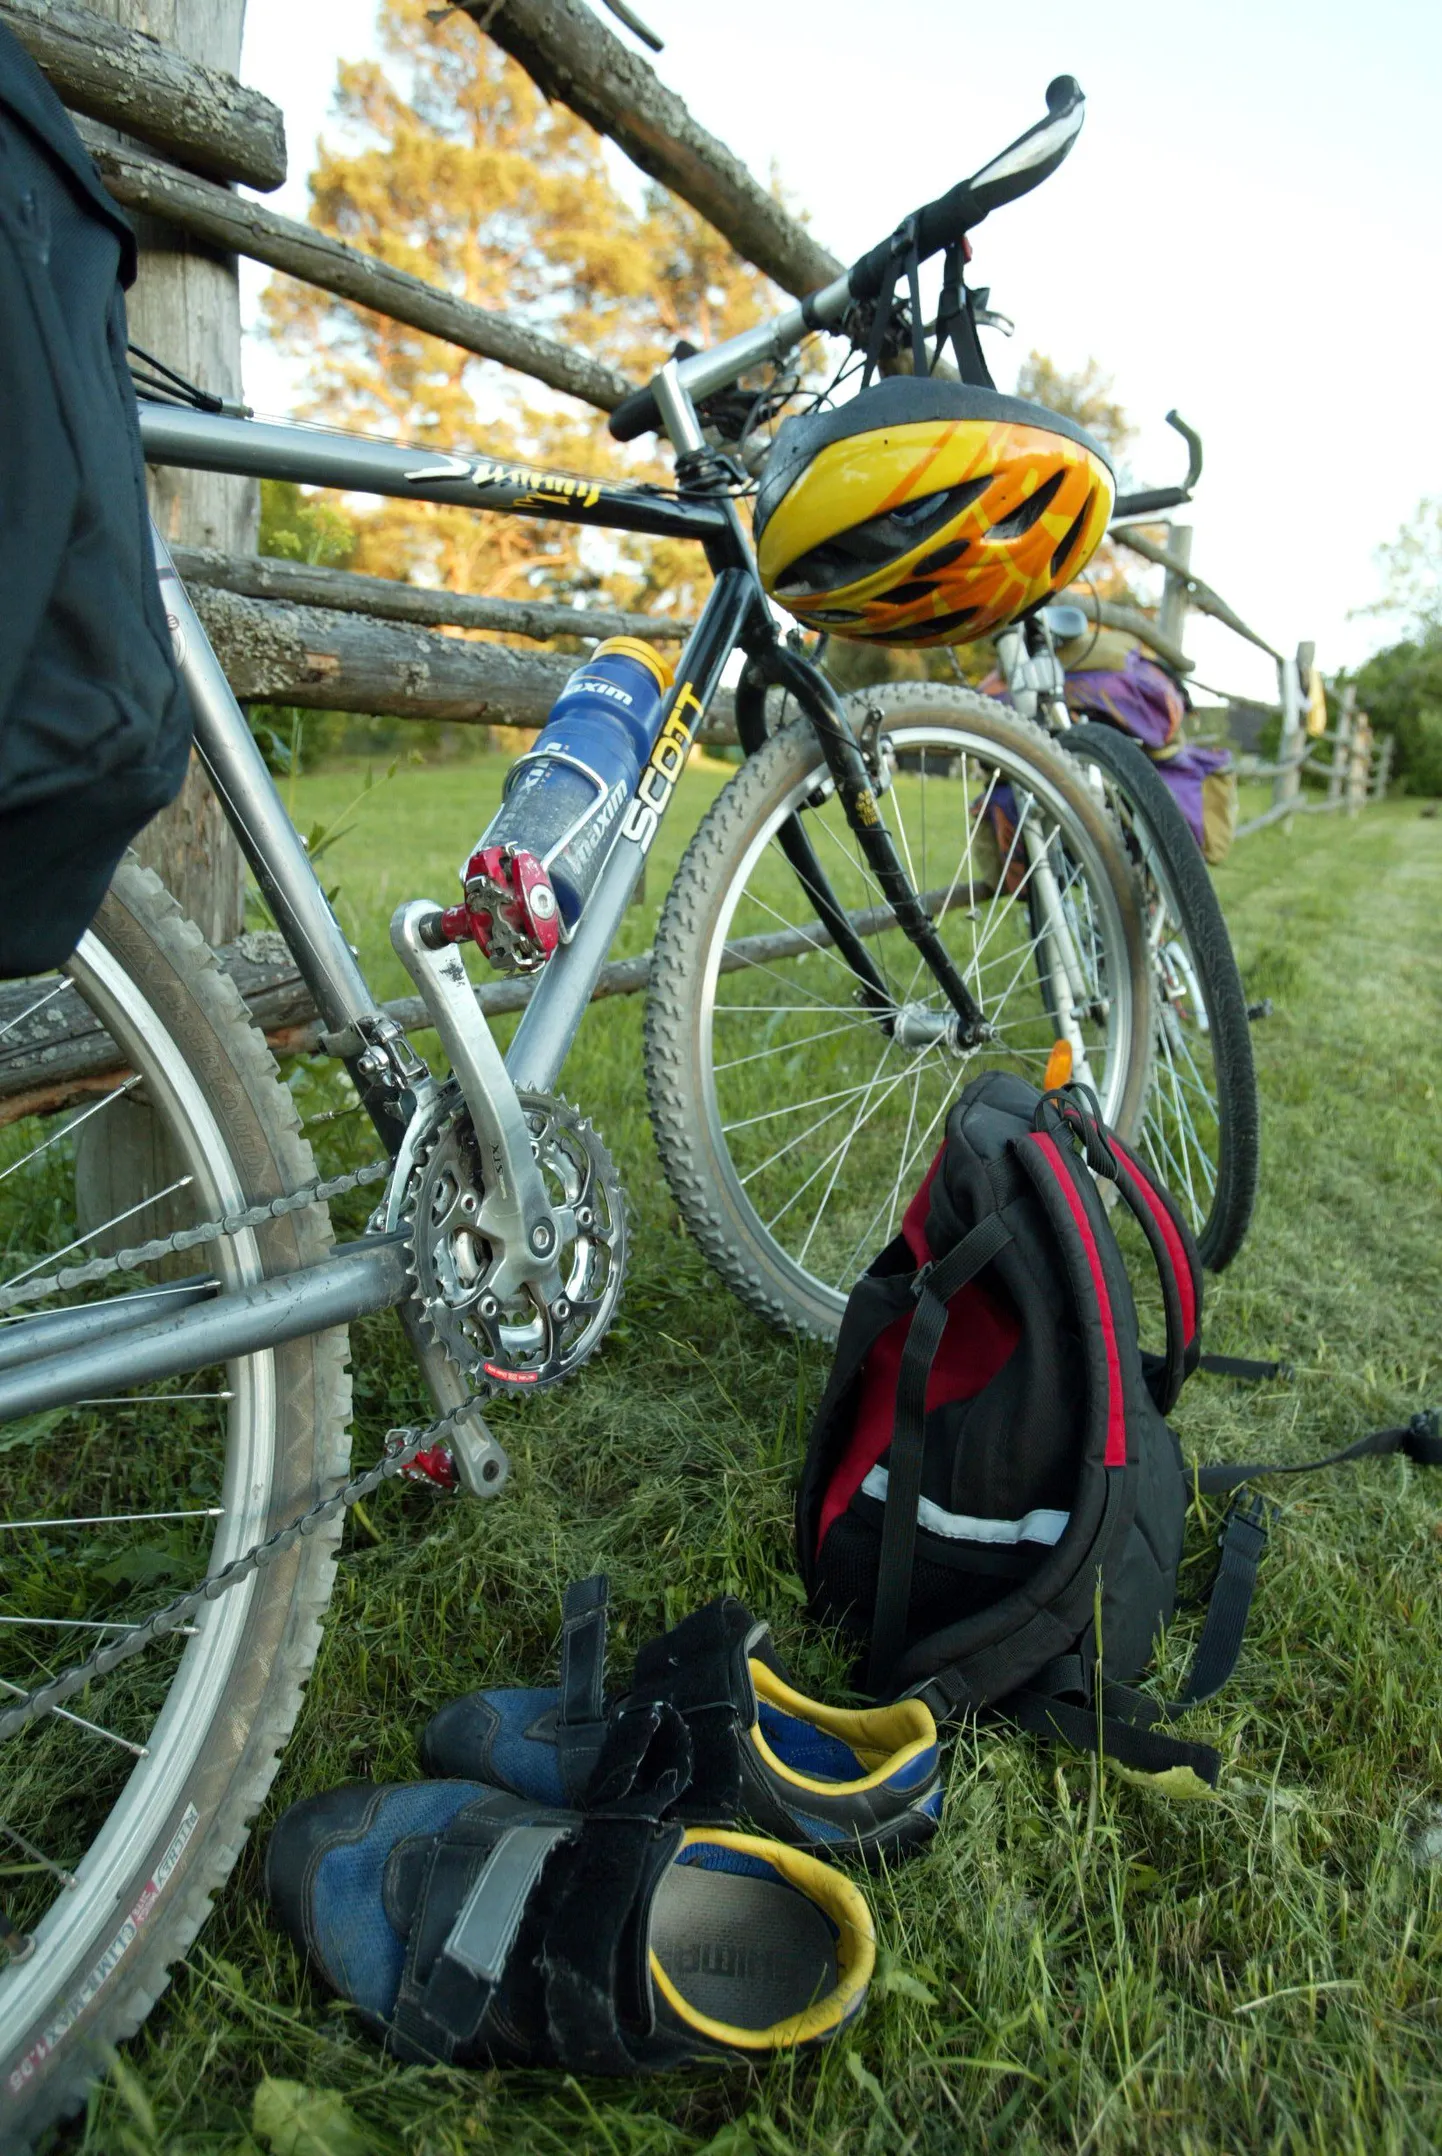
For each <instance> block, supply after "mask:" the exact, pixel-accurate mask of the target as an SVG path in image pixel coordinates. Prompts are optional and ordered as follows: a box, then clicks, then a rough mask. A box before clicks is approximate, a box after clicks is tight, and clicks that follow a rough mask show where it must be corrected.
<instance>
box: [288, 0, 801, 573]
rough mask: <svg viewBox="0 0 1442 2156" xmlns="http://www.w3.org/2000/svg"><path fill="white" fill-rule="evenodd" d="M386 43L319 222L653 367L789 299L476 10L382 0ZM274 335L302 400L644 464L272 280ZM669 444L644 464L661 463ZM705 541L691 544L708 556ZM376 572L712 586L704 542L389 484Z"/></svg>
mask: <svg viewBox="0 0 1442 2156" xmlns="http://www.w3.org/2000/svg"><path fill="white" fill-rule="evenodd" d="M380 30H381V46H382V51H383V55H384V58H383V60H382V61H380V62H374V61H371V62H362V63H343V64H342V65H341V67H340V69H339V71H338V89H337V99H336V110H337V115H338V117H339V119H340V120H341V122H342V123H343V125H344V127H345V130H346V132H347V134H348V135H349V136H350V138H351V146H347V147H344V148H342V147H339V146H337V145H336V144H334V143H332V142H329V141H326V140H323V141H322V142H321V144H320V145H319V147H318V154H317V162H316V168H315V171H314V173H313V174H312V176H311V183H310V184H311V196H312V207H311V212H310V216H311V222H312V223H313V224H315V225H317V226H319V227H320V228H321V229H322V230H323V231H327V232H331V233H334V234H335V235H336V236H337V237H339V238H342V239H345V240H348V241H350V242H351V243H352V244H353V245H356V246H359V247H363V248H365V249H366V250H367V251H368V252H370V253H373V254H376V255H378V256H380V257H381V258H382V259H383V260H385V261H387V262H390V263H393V264H394V265H395V266H396V267H398V268H401V269H405V270H409V271H410V272H411V273H412V274H413V275H416V276H419V277H423V278H425V279H426V280H427V281H428V282H431V283H437V284H443V285H445V286H446V287H447V289H448V290H451V291H453V292H455V293H456V294H457V295H459V296H461V297H464V298H466V299H468V300H471V301H474V302H476V303H478V304H479V305H482V306H486V307H492V308H497V309H501V310H503V311H505V312H507V313H510V314H514V315H517V316H519V317H521V318H522V319H524V320H526V321H528V322H530V323H532V324H533V325H534V326H536V327H537V328H540V329H543V330H544V331H545V332H546V333H547V334H548V335H549V336H553V337H556V338H558V339H559V340H561V341H563V342H569V343H573V344H576V345H578V346H583V347H584V348H585V349H587V350H588V351H591V352H594V353H596V354H597V355H598V356H600V357H603V358H606V359H608V360H609V361H610V362H611V363H612V364H613V365H615V366H617V367H619V368H620V369H621V370H622V371H624V372H626V373H628V374H630V375H631V376H632V377H633V378H634V379H636V380H637V381H643V380H645V379H646V377H647V376H648V375H649V374H650V373H652V372H654V370H655V368H656V367H657V366H658V365H659V364H660V362H661V360H662V359H663V358H664V357H665V356H666V353H667V352H668V351H669V350H670V348H671V345H672V344H673V343H674V342H675V340H676V339H677V338H678V337H681V336H686V337H689V338H690V339H691V340H692V341H693V342H695V343H697V344H706V343H711V342H714V341H715V340H716V339H717V338H718V337H721V336H726V335H729V334H731V333H732V332H733V331H734V330H736V329H739V328H741V327H743V326H745V325H746V324H747V323H749V322H752V321H755V320H756V319H758V317H759V316H761V315H762V314H764V313H767V312H771V311H774V309H775V308H776V307H777V306H779V305H780V304H781V302H780V299H779V297H778V295H776V294H775V292H774V290H773V289H772V288H771V287H770V286H769V285H768V283H767V281H766V280H765V279H764V278H763V277H762V276H761V275H760V273H759V272H758V271H755V270H753V269H751V268H750V267H749V265H747V264H745V263H743V262H742V261H741V260H740V259H739V258H738V257H737V256H736V255H735V254H734V253H733V252H732V251H731V249H730V248H729V247H728V246H727V245H726V243H725V242H724V241H723V240H722V239H720V238H719V236H718V235H717V234H716V233H714V232H713V231H712V230H711V229H710V228H709V227H708V226H706V225H705V224H703V223H702V221H701V220H700V219H699V218H698V217H697V216H696V215H695V213H694V212H693V211H691V210H690V209H688V208H687V207H686V206H685V205H684V204H681V203H679V202H675V201H673V200H672V199H671V198H670V197H668V196H666V195H664V194H662V193H660V192H659V191H652V192H650V193H648V194H647V195H646V197H645V198H644V200H643V202H642V203H641V204H640V205H639V206H637V205H634V204H633V203H631V202H629V201H627V199H626V198H625V196H624V195H623V194H622V193H621V192H620V190H619V189H618V188H617V186H616V184H615V182H614V180H613V178H612V175H611V171H610V168H609V165H608V162H607V153H606V151H605V150H604V148H603V145H602V143H601V141H600V139H599V137H598V136H596V135H595V134H594V133H593V132H592V131H591V130H590V129H589V128H588V127H587V126H586V125H585V124H584V123H583V122H582V121H580V120H578V119H577V118H576V117H575V116H574V115H573V114H571V113H570V112H568V111H567V110H566V109H565V108H564V107H562V106H559V105H551V104H547V103H546V101H545V100H544V99H543V98H542V97H541V95H540V93H539V92H538V91H537V89H536V88H535V85H534V84H533V83H532V82H531V80H530V78H529V77H528V76H527V75H526V74H525V73H524V72H523V71H522V70H521V69H520V68H519V67H518V66H517V65H516V64H515V63H514V62H513V61H511V60H510V59H508V58H507V57H506V56H505V55H504V54H503V53H502V52H501V51H500V50H499V48H498V47H496V46H495V45H493V44H492V43H491V42H490V40H489V39H487V38H485V37H483V36H480V35H479V34H478V33H477V31H476V29H475V26H474V24H473V23H472V22H471V21H470V20H469V19H468V18H466V17H465V16H462V15H460V14H455V13H453V14H450V15H448V16H444V17H442V18H441V19H440V20H439V21H437V20H435V19H434V10H433V9H432V8H431V7H430V6H429V5H428V0H384V5H383V7H382V12H381V25H380ZM266 305H267V313H268V317H269V322H270V327H271V331H272V334H273V335H274V336H275V338H276V339H277V341H278V342H279V343H280V344H281V346H282V347H283V348H284V349H286V350H288V351H291V352H294V353H296V354H298V355H302V354H303V355H304V356H305V357H306V360H307V388H308V402H307V410H308V412H309V413H310V415H311V416H313V417H316V418H319V419H323V420H325V421H327V422H329V423H331V424H336V425H342V426H353V427H363V428H367V429H372V430H375V431H380V432H384V433H388V434H392V435H394V436H395V437H396V438H398V439H402V440H406V441H413V442H417V443H422V444H424V445H426V446H428V447H433V448H437V449H447V450H456V449H460V448H463V447H466V446H474V447H477V448H483V449H484V450H485V451H486V452H487V453H489V454H494V455H498V456H502V457H514V458H520V459H524V460H526V461H530V462H541V463H548V464H558V465H561V466H564V467H567V468H569V469H572V470H580V471H586V472H590V473H595V474H601V473H610V474H622V473H625V472H628V471H630V472H634V471H636V468H637V467H636V458H635V455H634V453H632V454H631V455H629V456H628V455H627V454H626V453H624V452H621V451H619V450H618V449H617V447H616V445H615V444H613V443H612V442H611V441H610V439H609V437H608V436H607V435H606V433H605V431H604V421H603V420H602V419H601V418H600V417H599V415H597V416H594V417H592V416H587V415H584V414H581V413H578V412H577V411H576V409H575V408H574V407H573V406H570V405H569V404H568V403H567V402H566V401H565V400H561V399H556V398H552V397H551V396H550V395H549V393H548V392H546V391H545V390H544V389H541V388H539V387H537V386H536V385H534V384H528V383H526V382H525V381H524V380H523V378H520V377H517V376H515V375H513V374H508V373H507V372H506V371H505V370H503V369H501V368H499V367H497V366H495V365H493V364H491V363H489V362H486V361H483V360H478V359H470V358H468V357H467V356H466V355H465V354H463V353H460V352H458V351H457V350H456V349H455V347H454V346H452V345H449V344H446V343H445V342H443V341H442V340H440V339H438V338H434V337H427V336H424V335H422V334H421V333H420V332H419V331H416V330H413V329H410V328H407V327H406V326H405V325H403V324H400V323H396V322H390V321H387V320H385V319H384V318H382V317H380V316H377V315H373V314H370V313H368V312H366V311H364V310H362V309H359V308H355V307H351V306H349V305H347V304H346V303H345V302H342V301H338V300H334V299H331V298H330V297H329V296H327V295H326V294H323V293H320V292H316V291H314V290H312V289H311V288H309V287H306V286H303V285H299V284H295V283H292V282H290V281H289V280H284V279H278V280H277V281H276V282H275V283H274V284H273V285H272V286H271V288H270V290H269V292H268V293H267V301H266ZM666 475H667V474H666V469H665V467H664V466H663V465H662V464H661V463H660V462H659V461H658V462H657V463H656V465H655V467H654V470H649V469H648V470H646V472H645V476H655V477H665V476H666ZM693 557H695V558H693ZM354 565H355V566H356V567H357V568H359V569H363V570H367V571H369V572H371V573H372V574H379V575H389V576H399V577H412V578H419V579H421V580H424V581H432V580H434V581H439V582H442V583H445V584H448V585H452V586H454V587H455V588H457V589H461V590H467V591H474V592H483V593H486V594H490V595H500V596H521V595H523V594H524V593H525V592H527V591H528V590H532V589H540V590H544V591H545V592H546V593H547V595H554V596H560V595H562V594H565V593H574V594H589V593H597V594H601V593H604V594H605V595H607V596H610V597H613V598H616V599H620V600H622V601H625V602H628V603H634V602H635V601H636V600H638V599H640V600H647V599H650V598H651V597H653V596H655V597H657V598H658V599H659V600H660V601H661V603H669V604H670V606H671V607H672V608H673V609H675V610H677V611H688V610H690V609H691V608H692V607H694V606H695V604H696V603H697V602H698V600H699V596H700V592H699V590H697V589H696V588H694V587H695V586H696V583H697V580H698V577H702V576H703V574H704V563H702V562H701V561H700V560H699V557H696V550H695V549H694V548H690V549H681V548H670V547H666V546H664V545H658V544H654V543H648V542H643V541H630V540H627V541H621V540H613V539H612V538H610V537H609V536H607V537H604V538H602V537H599V536H596V535H583V534H582V533H581V532H580V530H579V529H578V528H577V527H576V526H573V525H564V524H548V523H541V522H530V521H525V520H522V519H520V518H514V517H512V518H501V517H487V516H485V515H484V514H481V515H477V514H474V513H470V512H467V511H465V510H462V509H437V508H427V507H424V506H422V505H419V504H414V503H407V502H398V501H396V502H391V501H388V502H386V503H384V504H383V505H382V506H381V507H379V508H378V509H376V510H374V511H371V512H367V513H363V514H361V515H360V516H358V517H357V518H356V550H355V556H354Z"/></svg>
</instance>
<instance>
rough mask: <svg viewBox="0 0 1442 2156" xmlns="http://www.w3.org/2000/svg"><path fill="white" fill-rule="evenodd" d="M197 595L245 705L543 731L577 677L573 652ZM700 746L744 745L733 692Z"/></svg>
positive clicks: (203, 588)
mask: <svg viewBox="0 0 1442 2156" xmlns="http://www.w3.org/2000/svg"><path fill="white" fill-rule="evenodd" d="M406 588H407V587H406V586H403V585H397V586H396V587H395V589H396V590H397V591H403V590H405V589H406ZM191 597H192V599H193V601H194V604H195V610H196V612H197V613H198V614H199V616H200V619H201V622H202V625H203V626H204V629H205V633H206V635H207V636H208V637H209V639H210V641H211V643H212V645H213V646H214V648H215V655H216V657H217V658H218V659H219V661H220V663H221V666H222V668H223V669H224V671H225V675H226V678H227V679H228V681H229V682H230V685H231V688H232V689H233V690H234V691H235V694H236V695H237V696H238V697H239V698H240V700H241V702H242V703H263V704H302V705H305V706H307V707H308V708H310V709H312V710H315V711H354V712H368V713H376V714H378V715H382V716H386V717H391V718H399V719H433V720H443V721H446V722H447V723H449V724H451V725H460V726H543V725H544V724H545V722H546V719H547V717H548V716H549V713H550V710H551V706H552V705H553V704H554V702H555V701H556V698H557V697H558V696H559V695H560V693H561V690H562V689H563V688H564V687H565V685H566V682H567V681H568V680H569V679H570V677H571V675H572V673H574V671H575V668H576V659H575V656H574V655H573V654H572V655H567V654H566V653H563V652H541V651H514V650H512V649H511V647H510V646H509V645H507V644H488V643H479V642H477V641H475V640H474V639H473V638H470V637H457V636H444V635H441V634H439V633H438V632H437V631H436V630H434V629H424V628H413V627H411V626H410V625H409V623H407V622H400V621H384V620H380V619H377V618H376V617H374V616H372V615H368V614H358V613H350V612H343V611H342V610H341V609H339V608H335V607H319V606H298V605H295V604H293V603H292V602H291V601H290V600H287V599H255V598H247V597H244V596H242V595H241V594H240V593H239V592H235V591H224V590H220V589H218V588H217V587H215V586H207V585H204V584H201V585H197V586H196V588H195V590H194V591H193V592H192V593H191ZM697 738H698V739H699V740H700V741H702V742H704V743H712V744H719V743H725V742H730V741H734V740H735V738H736V732H735V704H734V699H733V697H732V695H731V693H730V691H729V690H722V691H721V693H720V694H719V695H718V696H716V697H715V698H714V699H713V701H712V704H711V708H710V710H709V711H708V712H707V714H706V723H705V725H704V726H703V727H702V729H701V731H700V733H699V734H698V736H697Z"/></svg>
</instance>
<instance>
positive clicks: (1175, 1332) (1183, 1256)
mask: <svg viewBox="0 0 1442 2156" xmlns="http://www.w3.org/2000/svg"><path fill="white" fill-rule="evenodd" d="M1106 1135H1107V1142H1108V1144H1109V1145H1110V1147H1111V1151H1112V1156H1113V1158H1114V1159H1115V1161H1116V1165H1117V1178H1116V1182H1117V1189H1118V1190H1119V1191H1120V1192H1121V1194H1122V1197H1123V1198H1124V1199H1125V1200H1126V1203H1127V1206H1128V1208H1129V1209H1130V1211H1131V1213H1132V1216H1133V1218H1134V1219H1135V1220H1136V1223H1137V1225H1138V1227H1139V1228H1140V1229H1141V1231H1142V1233H1143V1235H1145V1237H1146V1239H1147V1243H1148V1246H1149V1248H1150V1250H1151V1253H1152V1257H1153V1259H1154V1260H1155V1263H1156V1268H1157V1277H1158V1279H1159V1280H1160V1281H1161V1285H1162V1302H1163V1305H1164V1307H1165V1310H1166V1317H1167V1348H1166V1354H1165V1356H1164V1358H1163V1360H1162V1362H1161V1363H1160V1364H1157V1363H1152V1364H1151V1366H1150V1367H1149V1368H1148V1369H1147V1387H1148V1390H1149V1391H1150V1393H1151V1396H1152V1398H1153V1400H1154V1401H1155V1402H1156V1405H1157V1410H1158V1412H1159V1413H1160V1414H1163V1415H1168V1414H1170V1413H1171V1411H1172V1408H1173V1407H1174V1406H1175V1405H1176V1399H1177V1394H1178V1393H1179V1392H1180V1391H1181V1389H1182V1386H1183V1384H1184V1382H1185V1381H1186V1379H1187V1378H1189V1377H1190V1376H1191V1374H1192V1372H1193V1371H1194V1370H1195V1369H1196V1367H1197V1364H1198V1362H1199V1360H1200V1358H1201V1352H1202V1261H1201V1257H1200V1254H1199V1253H1198V1250H1197V1242H1196V1237H1195V1236H1194V1235H1193V1234H1192V1231H1191V1229H1190V1228H1189V1227H1188V1226H1187V1223H1186V1221H1185V1220H1184V1219H1183V1218H1182V1215H1181V1212H1180V1211H1179V1209H1178V1207H1177V1205H1176V1202H1175V1200H1174V1199H1173V1198H1172V1195H1171V1193H1170V1191H1168V1190H1167V1189H1165V1188H1164V1187H1163V1185H1162V1184H1161V1183H1159V1182H1158V1181H1157V1179H1156V1177H1155V1176H1154V1175H1152V1173H1151V1172H1150V1170H1149V1169H1148V1168H1146V1167H1145V1166H1144V1165H1143V1163H1142V1162H1141V1161H1140V1160H1138V1158H1137V1157H1136V1155H1135V1154H1134V1153H1133V1152H1131V1151H1130V1150H1129V1148H1128V1147H1126V1146H1125V1145H1123V1144H1122V1142H1121V1140H1120V1138H1118V1137H1116V1136H1115V1135H1114V1134H1113V1133H1112V1132H1110V1131H1109V1132H1108V1133H1107V1134H1106Z"/></svg>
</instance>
